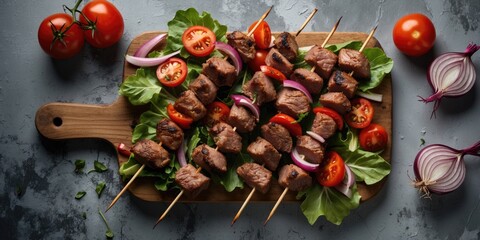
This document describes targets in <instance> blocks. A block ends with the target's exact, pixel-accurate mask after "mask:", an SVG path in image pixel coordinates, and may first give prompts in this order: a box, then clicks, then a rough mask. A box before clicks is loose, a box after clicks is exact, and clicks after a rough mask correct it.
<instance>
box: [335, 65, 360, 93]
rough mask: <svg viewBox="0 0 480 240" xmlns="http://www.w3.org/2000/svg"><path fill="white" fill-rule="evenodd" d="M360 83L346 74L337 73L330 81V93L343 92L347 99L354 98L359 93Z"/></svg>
mask: <svg viewBox="0 0 480 240" xmlns="http://www.w3.org/2000/svg"><path fill="white" fill-rule="evenodd" d="M357 87H358V82H357V80H355V78H353V77H352V76H350V75H349V74H348V73H346V72H342V71H338V70H337V71H335V72H334V73H333V74H332V76H331V77H330V79H329V80H328V91H329V92H343V94H345V96H346V97H347V98H352V97H353V96H354V95H355V91H357Z"/></svg>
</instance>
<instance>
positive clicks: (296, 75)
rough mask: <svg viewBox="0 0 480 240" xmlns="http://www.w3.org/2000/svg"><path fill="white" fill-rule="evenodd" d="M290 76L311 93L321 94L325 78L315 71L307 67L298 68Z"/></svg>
mask: <svg viewBox="0 0 480 240" xmlns="http://www.w3.org/2000/svg"><path fill="white" fill-rule="evenodd" d="M290 78H291V79H292V80H294V81H297V82H298V83H300V84H302V85H303V86H304V87H305V88H306V89H307V90H308V91H309V92H310V93H312V94H320V92H321V91H322V87H323V79H322V78H321V77H320V76H318V74H316V73H314V72H310V70H308V69H305V68H297V69H295V71H293V73H292V75H291V76H290Z"/></svg>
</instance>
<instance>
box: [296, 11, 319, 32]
mask: <svg viewBox="0 0 480 240" xmlns="http://www.w3.org/2000/svg"><path fill="white" fill-rule="evenodd" d="M317 11H318V9H317V8H315V9H313V11H312V13H310V15H309V16H308V17H307V20H305V22H304V23H303V24H302V26H301V27H300V29H298V31H297V33H296V34H295V37H296V36H298V35H299V34H300V33H301V32H302V30H303V29H304V28H305V26H307V24H308V22H310V20H311V19H312V18H313V15H315V13H317Z"/></svg>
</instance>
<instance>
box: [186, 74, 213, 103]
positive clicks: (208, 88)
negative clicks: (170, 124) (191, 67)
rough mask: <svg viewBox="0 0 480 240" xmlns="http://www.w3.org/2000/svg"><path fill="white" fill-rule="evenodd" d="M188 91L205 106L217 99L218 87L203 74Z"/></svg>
mask: <svg viewBox="0 0 480 240" xmlns="http://www.w3.org/2000/svg"><path fill="white" fill-rule="evenodd" d="M188 89H190V90H192V91H193V92H194V93H195V95H196V96H197V98H198V100H200V102H202V103H203V105H208V104H210V103H212V102H213V101H214V100H215V98H216V97H217V91H218V88H217V86H215V84H214V83H213V82H212V81H210V79H208V77H207V76H205V75H203V74H200V75H198V77H197V78H196V79H195V80H194V81H193V82H192V83H190V85H189V86H188Z"/></svg>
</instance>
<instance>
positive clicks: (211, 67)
mask: <svg viewBox="0 0 480 240" xmlns="http://www.w3.org/2000/svg"><path fill="white" fill-rule="evenodd" d="M202 73H203V74H204V75H205V76H207V77H208V79H210V80H211V81H212V82H213V83H214V84H215V85H217V87H222V86H228V87H231V86H232V85H233V83H234V82H235V80H236V79H237V74H236V73H235V67H234V66H232V64H230V63H229V62H228V61H227V60H225V59H223V58H218V57H211V58H209V59H208V60H207V61H206V62H205V63H204V64H202Z"/></svg>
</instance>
